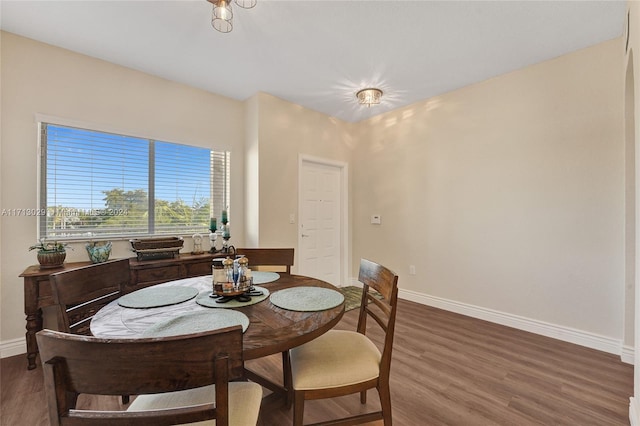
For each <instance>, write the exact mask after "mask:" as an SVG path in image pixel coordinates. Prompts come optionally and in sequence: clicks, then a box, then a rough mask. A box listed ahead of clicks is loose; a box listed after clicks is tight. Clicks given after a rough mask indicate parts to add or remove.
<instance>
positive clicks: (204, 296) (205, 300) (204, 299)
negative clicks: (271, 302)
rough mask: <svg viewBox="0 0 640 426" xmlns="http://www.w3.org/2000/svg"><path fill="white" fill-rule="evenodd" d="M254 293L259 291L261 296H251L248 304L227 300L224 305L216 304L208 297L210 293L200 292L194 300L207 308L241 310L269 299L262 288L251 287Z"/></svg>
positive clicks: (266, 291)
mask: <svg viewBox="0 0 640 426" xmlns="http://www.w3.org/2000/svg"><path fill="white" fill-rule="evenodd" d="M253 288H254V289H255V290H256V291H261V292H262V296H251V300H250V301H249V302H240V301H238V300H237V299H233V300H229V301H227V302H224V303H218V302H217V301H216V299H215V298H213V297H209V295H210V294H211V292H210V291H205V292H202V293H200V294H199V295H198V297H197V298H196V303H197V304H198V305H202V306H206V307H207V308H241V307H243V306H249V305H255V304H256V303H258V302H262V301H263V300H265V299H266V298H267V297H269V290H267V289H266V288H264V287H259V286H253Z"/></svg>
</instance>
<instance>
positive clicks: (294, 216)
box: [289, 213, 296, 223]
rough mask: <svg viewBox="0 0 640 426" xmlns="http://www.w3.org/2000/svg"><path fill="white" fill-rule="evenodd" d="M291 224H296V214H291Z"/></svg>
mask: <svg viewBox="0 0 640 426" xmlns="http://www.w3.org/2000/svg"><path fill="white" fill-rule="evenodd" d="M289 223H296V215H295V214H294V213H289Z"/></svg>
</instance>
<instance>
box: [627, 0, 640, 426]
mask: <svg viewBox="0 0 640 426" xmlns="http://www.w3.org/2000/svg"><path fill="white" fill-rule="evenodd" d="M627 4H628V6H627V7H628V13H629V21H628V22H629V28H626V29H625V38H626V36H627V35H628V50H627V54H626V56H625V63H624V65H625V68H624V74H625V106H626V108H627V111H625V117H626V126H627V128H626V139H627V141H628V143H633V144H634V146H633V148H630V147H629V148H627V150H628V152H629V153H631V151H632V152H633V154H634V156H635V161H634V165H633V166H634V171H635V188H634V189H635V197H629V198H633V200H634V201H635V212H634V213H635V223H634V224H633V226H632V225H630V224H628V227H629V228H632V229H633V230H634V231H635V236H636V238H635V250H633V252H634V254H635V256H636V259H635V268H634V272H636V271H639V270H640V269H639V267H640V259H638V256H637V254H638V252H639V250H638V243H639V242H640V238H638V236H639V234H638V232H639V231H640V223H639V218H638V211H640V206H639V204H638V203H639V202H640V175H639V173H637V171H638V170H640V147H639V146H638V135H640V107H639V105H638V101H639V100H640V83H639V82H640V65H639V64H638V59H637V58H638V49H640V34H639V33H638V30H637V29H638V28H640V6H639V5H638V3H637V2H634V1H629V2H628V3H627ZM624 41H625V42H626V40H624ZM627 164H629V163H627ZM628 167H631V166H628ZM628 249H629V248H628ZM630 251H631V250H630ZM634 275H635V276H634V278H635V283H634V284H635V286H634V289H633V290H634V291H633V292H632V291H631V290H629V293H633V294H634V296H635V312H636V313H638V312H640V291H639V290H638V289H639V288H640V281H639V279H640V276H639V275H638V273H635V274H634ZM627 322H628V319H627ZM634 325H635V327H634V332H635V339H634V342H635V343H634V360H635V363H634V364H635V365H636V366H640V315H638V314H636V315H635V318H634ZM639 396H640V368H635V370H634V392H633V397H632V398H631V403H630V405H629V419H630V421H631V424H632V425H637V424H640V406H639V405H638V397H639Z"/></svg>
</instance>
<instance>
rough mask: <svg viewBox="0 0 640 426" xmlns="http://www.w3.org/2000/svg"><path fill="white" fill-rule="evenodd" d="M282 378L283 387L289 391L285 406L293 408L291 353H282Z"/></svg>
mask: <svg viewBox="0 0 640 426" xmlns="http://www.w3.org/2000/svg"><path fill="white" fill-rule="evenodd" d="M282 376H283V379H282V380H283V382H284V383H283V385H284V388H285V389H286V391H287V397H286V401H285V406H286V408H287V410H288V409H290V408H291V403H292V402H293V387H292V385H291V383H292V381H293V380H292V378H291V358H289V351H284V352H282Z"/></svg>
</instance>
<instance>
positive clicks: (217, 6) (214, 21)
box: [211, 0, 233, 33]
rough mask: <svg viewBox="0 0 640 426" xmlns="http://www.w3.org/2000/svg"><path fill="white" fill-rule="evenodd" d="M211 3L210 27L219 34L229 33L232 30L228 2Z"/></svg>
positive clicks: (217, 0)
mask: <svg viewBox="0 0 640 426" xmlns="http://www.w3.org/2000/svg"><path fill="white" fill-rule="evenodd" d="M211 3H213V14H212V16H211V25H212V26H213V28H215V29H216V30H218V31H220V32H221V33H228V32H231V30H232V29H233V9H232V8H231V3H229V1H228V0H216V1H212V2H211Z"/></svg>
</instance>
